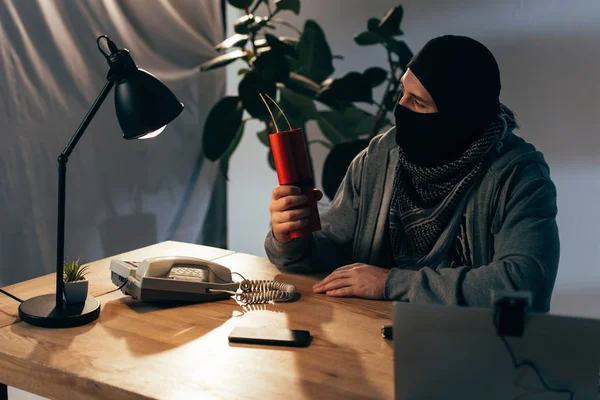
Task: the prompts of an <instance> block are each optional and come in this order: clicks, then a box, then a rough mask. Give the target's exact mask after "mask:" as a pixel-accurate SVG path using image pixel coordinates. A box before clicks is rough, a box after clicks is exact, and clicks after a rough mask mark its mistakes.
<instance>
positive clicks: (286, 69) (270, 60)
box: [252, 47, 290, 82]
mask: <svg viewBox="0 0 600 400" xmlns="http://www.w3.org/2000/svg"><path fill="white" fill-rule="evenodd" d="M252 64H253V65H254V67H255V68H256V70H257V71H258V72H260V74H261V76H262V78H263V79H264V80H265V81H267V82H285V81H286V80H287V79H288V77H289V76H290V65H289V62H288V61H287V59H286V58H285V57H284V56H283V55H282V54H278V53H276V52H275V51H273V50H272V49H271V48H270V47H263V48H262V49H261V52H260V54H259V55H258V56H257V57H256V58H255V59H254V60H253V61H252Z"/></svg>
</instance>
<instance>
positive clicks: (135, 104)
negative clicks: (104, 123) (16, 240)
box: [19, 35, 183, 328]
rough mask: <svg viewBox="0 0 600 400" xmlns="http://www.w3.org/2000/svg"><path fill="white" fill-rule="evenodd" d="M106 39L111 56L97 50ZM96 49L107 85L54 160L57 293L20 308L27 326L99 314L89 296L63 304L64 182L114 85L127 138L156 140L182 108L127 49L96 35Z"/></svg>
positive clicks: (80, 321) (73, 322)
mask: <svg viewBox="0 0 600 400" xmlns="http://www.w3.org/2000/svg"><path fill="white" fill-rule="evenodd" d="M102 39H105V40H106V44H107V46H108V50H109V51H110V54H108V53H107V52H106V51H104V50H103V49H102V48H101V47H100V41H101V40H102ZM96 43H97V44H98V49H99V50H100V52H101V53H102V54H103V55H104V57H106V60H107V61H108V65H109V66H110V70H109V71H108V76H107V82H106V84H105V85H104V88H102V91H101V92H100V94H99V95H98V97H97V98H96V101H94V104H93V105H92V107H91V108H90V110H89V111H88V113H87V114H86V116H85V118H84V119H83V121H82V122H81V125H79V128H77V131H76V132H75V134H74V135H73V137H71V140H70V141H69V143H68V144H67V147H65V149H64V150H63V152H62V153H61V154H60V155H59V156H58V223H57V238H56V239H57V246H56V295H54V294H47V295H43V296H37V297H33V298H31V299H29V300H26V301H24V302H23V303H21V305H20V306H19V317H21V319H22V320H23V321H25V322H27V323H29V324H31V325H36V326H41V327H47V328H65V327H71V326H79V325H84V324H87V323H90V322H92V321H94V320H96V319H97V318H98V316H99V315H100V303H99V302H98V300H96V299H95V298H93V297H91V296H88V297H87V299H86V301H85V303H81V304H69V303H66V301H65V300H63V292H64V281H63V262H64V245H65V180H66V173H67V162H68V161H69V155H70V154H71V152H72V151H73V149H74V148H75V146H76V145H77V142H78V141H79V139H81V136H82V135H83V133H84V131H85V129H86V128H87V126H88V125H89V123H90V122H91V120H92V118H94V115H95V114H96V112H97V111H98V109H99V108H100V106H101V105H102V102H103V101H104V99H105V98H106V96H108V93H109V92H110V90H111V89H112V88H113V86H115V85H116V89H115V109H116V111H117V117H118V119H119V125H120V126H121V130H122V131H123V137H124V138H125V139H146V138H151V137H155V136H158V135H159V134H160V133H161V132H162V131H163V130H164V129H165V127H166V125H167V124H168V123H169V122H171V121H172V120H173V119H175V117H177V116H178V115H179V114H180V113H181V111H182V110H183V104H182V103H180V102H179V100H177V98H176V97H175V95H174V94H173V93H172V92H171V91H170V90H169V88H167V87H166V86H165V85H164V84H163V83H162V82H161V81H159V80H158V79H157V78H156V77H154V76H153V75H151V74H149V73H148V72H146V71H144V70H141V69H138V67H137V66H136V65H135V62H134V61H133V59H132V58H131V55H130V54H129V51H128V50H127V49H121V50H119V49H118V48H117V46H116V45H115V44H114V43H113V42H112V41H111V40H110V39H109V38H108V36H106V35H104V36H100V37H99V38H98V40H97V41H96Z"/></svg>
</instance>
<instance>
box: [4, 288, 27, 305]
mask: <svg viewBox="0 0 600 400" xmlns="http://www.w3.org/2000/svg"><path fill="white" fill-rule="evenodd" d="M0 293H4V294H5V295H7V296H8V297H10V298H11V299H13V300H16V301H18V302H19V303H22V302H23V300H21V299H20V298H18V297H17V296H13V295H12V294H10V293H8V292H7V291H5V290H2V289H0Z"/></svg>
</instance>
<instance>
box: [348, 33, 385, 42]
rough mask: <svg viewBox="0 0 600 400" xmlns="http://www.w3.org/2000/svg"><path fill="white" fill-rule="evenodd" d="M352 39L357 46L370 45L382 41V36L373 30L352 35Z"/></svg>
mask: <svg viewBox="0 0 600 400" xmlns="http://www.w3.org/2000/svg"><path fill="white" fill-rule="evenodd" d="M354 41H355V42H356V44H358V45H359V46H371V45H374V44H378V43H383V38H382V37H381V36H379V35H378V34H377V33H375V32H371V31H364V32H361V33H359V34H358V35H356V36H354Z"/></svg>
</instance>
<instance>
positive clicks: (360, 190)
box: [265, 129, 560, 312]
mask: <svg viewBox="0 0 600 400" xmlns="http://www.w3.org/2000/svg"><path fill="white" fill-rule="evenodd" d="M494 151H497V152H498V155H497V156H496V157H495V159H494V161H493V162H492V164H491V165H490V167H489V168H488V170H487V172H486V173H485V174H484V175H483V177H482V178H481V179H480V180H479V181H478V183H477V184H476V186H475V187H474V190H472V191H471V193H470V195H469V197H468V198H467V199H466V204H465V206H464V207H463V208H462V209H461V210H460V212H457V213H456V214H455V215H454V217H453V221H451V223H450V224H449V225H450V226H454V227H456V226H458V225H460V223H459V220H461V219H462V218H463V214H464V216H465V228H466V238H467V247H468V249H469V252H470V256H471V257H470V259H471V260H472V262H473V266H474V267H469V266H459V267H452V268H450V267H448V265H449V262H448V260H445V261H443V262H441V263H439V264H438V265H426V266H422V265H415V266H413V267H403V268H397V267H396V265H395V263H394V258H393V255H392V254H391V245H390V243H389V229H388V215H389V207H390V199H391V194H392V186H393V181H394V174H395V171H396V165H397V163H398V147H397V144H396V141H395V129H392V130H390V131H389V132H387V133H384V134H381V135H379V136H377V137H375V138H374V139H373V140H372V141H371V143H370V144H369V146H368V147H367V148H366V149H365V150H363V151H362V152H361V153H360V154H359V155H358V156H357V157H356V158H355V159H354V161H353V162H352V164H351V165H350V167H349V168H348V171H347V173H346V176H345V178H344V180H343V181H342V184H341V185H340V188H339V189H338V192H337V194H336V196H335V198H334V200H333V202H332V204H331V206H330V207H329V209H328V210H327V211H326V212H324V213H323V214H322V215H321V223H322V228H323V229H322V230H321V231H319V232H315V233H313V234H312V235H310V236H307V237H303V238H300V239H295V240H293V241H291V242H289V243H280V242H279V241H277V239H275V238H274V237H273V235H272V232H269V234H268V235H267V238H266V241H265V249H266V252H267V255H268V257H269V260H270V261H271V262H272V263H273V264H275V265H276V266H277V267H278V268H279V269H280V270H282V271H286V272H298V273H307V272H330V271H333V270H334V269H336V268H338V267H340V266H343V265H346V264H351V263H365V264H369V265H374V266H378V267H381V268H388V269H391V271H390V273H389V275H388V278H387V280H386V282H385V287H384V296H385V298H386V299H388V300H397V301H408V302H414V303H442V304H450V305H468V306H482V307H487V306H489V305H490V304H491V292H492V291H493V290H496V291H512V290H526V291H530V292H531V293H532V295H533V301H532V308H533V309H534V310H537V311H541V312H546V311H548V310H549V309H550V298H551V295H552V290H553V288H554V281H555V279H556V274H557V269H558V260H559V247H560V246H559V236H558V228H557V225H556V214H557V207H556V188H555V186H554V184H553V182H552V180H551V179H550V173H549V168H548V165H547V163H546V162H545V160H544V157H543V155H542V154H541V153H540V152H538V151H536V149H535V147H534V146H533V145H531V144H529V143H527V142H525V141H524V140H523V139H522V138H520V137H519V136H517V135H515V134H513V133H508V134H507V135H506V137H505V138H504V140H503V142H502V146H501V147H500V148H499V149H498V150H494ZM452 235H454V238H456V232H449V231H448V230H447V231H446V232H444V234H442V238H441V240H446V238H448V237H450V238H452ZM446 241H448V240H446ZM452 242H453V243H454V240H453V241H452Z"/></svg>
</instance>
